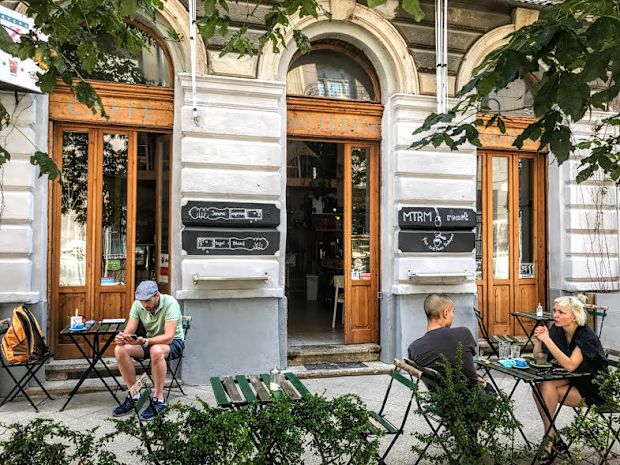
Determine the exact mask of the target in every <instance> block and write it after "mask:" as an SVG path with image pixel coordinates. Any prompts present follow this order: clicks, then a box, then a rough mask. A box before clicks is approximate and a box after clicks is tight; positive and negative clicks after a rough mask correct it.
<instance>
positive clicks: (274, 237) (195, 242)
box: [182, 229, 280, 255]
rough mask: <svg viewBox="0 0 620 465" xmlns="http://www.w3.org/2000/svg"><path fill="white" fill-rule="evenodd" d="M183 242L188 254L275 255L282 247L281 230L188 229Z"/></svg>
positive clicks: (183, 235) (183, 236) (183, 234)
mask: <svg viewBox="0 0 620 465" xmlns="http://www.w3.org/2000/svg"><path fill="white" fill-rule="evenodd" d="M182 243H183V250H185V251H186V252H187V254H188V255H273V254H275V253H276V252H277V251H278V250H279V248H280V232H279V231H260V230H249V229H248V230H239V231H204V230H191V229H190V230H187V229H186V230H185V231H183V233H182Z"/></svg>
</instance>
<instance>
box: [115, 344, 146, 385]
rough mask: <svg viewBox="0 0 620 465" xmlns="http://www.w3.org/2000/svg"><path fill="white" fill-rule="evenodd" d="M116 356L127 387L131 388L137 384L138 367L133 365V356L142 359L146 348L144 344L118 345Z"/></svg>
mask: <svg viewBox="0 0 620 465" xmlns="http://www.w3.org/2000/svg"><path fill="white" fill-rule="evenodd" d="M114 356H115V357H116V361H117V363H118V369H119V371H120V372H121V376H122V377H123V380H124V381H125V384H126V385H127V389H130V388H131V387H132V386H133V385H134V384H136V368H135V367H134V366H133V361H132V358H139V359H142V358H143V357H144V350H143V349H142V346H137V345H129V344H124V345H117V346H116V347H115V348H114Z"/></svg>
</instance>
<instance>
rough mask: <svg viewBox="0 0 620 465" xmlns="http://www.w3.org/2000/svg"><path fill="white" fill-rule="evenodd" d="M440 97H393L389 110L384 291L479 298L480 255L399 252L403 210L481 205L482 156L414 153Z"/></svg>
mask: <svg viewBox="0 0 620 465" xmlns="http://www.w3.org/2000/svg"><path fill="white" fill-rule="evenodd" d="M435 105H436V104H435V98H434V97H427V96H419V95H409V94H396V95H393V96H392V97H391V98H390V99H389V102H388V104H387V105H386V108H385V111H386V113H387V115H386V117H385V120H386V121H387V122H388V124H389V126H387V127H384V131H385V132H386V138H385V139H384V144H383V147H382V167H381V168H382V181H383V185H382V189H381V193H382V199H381V204H382V218H381V219H382V222H381V233H382V240H381V244H382V255H381V259H382V273H383V275H382V289H383V290H384V292H385V291H387V292H391V293H394V294H397V295H403V294H427V293H429V292H447V293H457V294H466V293H475V292H476V285H475V280H474V271H475V269H476V263H475V257H474V253H473V252H471V253H440V254H432V253H402V252H400V251H399V250H398V231H399V228H398V211H399V209H400V208H402V207H407V206H420V205H424V206H433V207H437V206H438V207H448V208H449V207H460V208H474V209H475V206H476V152H475V150H474V149H473V148H470V147H464V148H463V149H461V150H460V151H458V152H450V150H449V149H446V148H445V147H440V148H438V149H433V148H432V147H427V148H424V149H422V150H416V151H413V150H410V149H409V146H410V145H411V143H412V142H413V140H414V137H413V135H412V133H413V131H414V130H415V129H416V128H417V127H419V126H420V125H422V123H423V122H424V119H425V118H426V117H427V116H428V114H429V113H430V112H432V111H434V110H435ZM409 271H411V272H418V273H432V274H438V275H441V274H443V273H463V274H466V275H467V277H466V278H462V277H453V278H452V277H440V276H438V277H432V278H431V277H428V278H423V279H422V278H418V279H415V280H411V279H409V277H408V274H409Z"/></svg>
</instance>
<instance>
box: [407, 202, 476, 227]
mask: <svg viewBox="0 0 620 465" xmlns="http://www.w3.org/2000/svg"><path fill="white" fill-rule="evenodd" d="M398 225H399V226H400V228H401V229H418V230H419V229H424V230H444V231H445V230H449V229H473V228H475V227H476V212H475V211H474V210H472V209H471V208H434V207H403V208H401V209H400V210H399V212H398Z"/></svg>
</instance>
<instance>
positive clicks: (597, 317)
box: [583, 304, 608, 338]
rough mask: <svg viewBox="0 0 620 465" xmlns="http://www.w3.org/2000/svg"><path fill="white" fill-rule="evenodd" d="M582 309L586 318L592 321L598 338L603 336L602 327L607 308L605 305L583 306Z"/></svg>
mask: <svg viewBox="0 0 620 465" xmlns="http://www.w3.org/2000/svg"><path fill="white" fill-rule="evenodd" d="M583 308H584V309H585V311H586V313H587V314H588V316H591V317H592V318H593V319H594V328H595V331H596V335H597V336H598V337H599V338H600V337H601V334H603V325H604V324H605V317H606V316H607V310H608V307H607V306H606V305H594V304H584V305H583Z"/></svg>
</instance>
